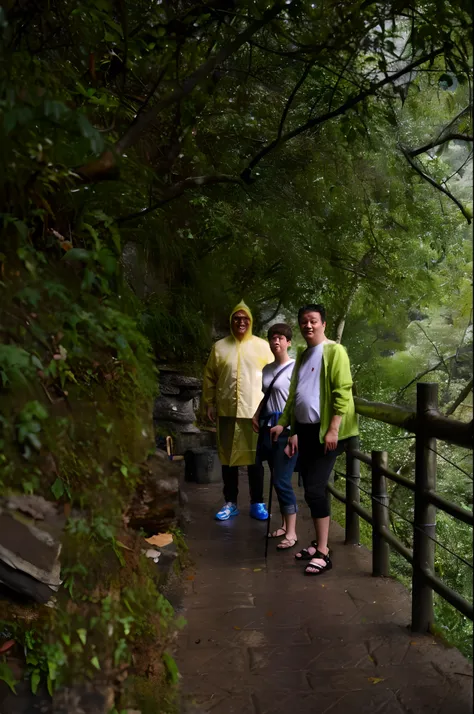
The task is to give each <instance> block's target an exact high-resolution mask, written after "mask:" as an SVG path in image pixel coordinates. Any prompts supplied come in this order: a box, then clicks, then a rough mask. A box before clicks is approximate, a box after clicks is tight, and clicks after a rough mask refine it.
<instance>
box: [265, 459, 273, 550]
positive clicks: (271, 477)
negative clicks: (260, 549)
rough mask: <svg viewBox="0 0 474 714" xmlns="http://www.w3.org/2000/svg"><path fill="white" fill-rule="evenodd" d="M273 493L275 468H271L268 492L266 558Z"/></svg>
mask: <svg viewBox="0 0 474 714" xmlns="http://www.w3.org/2000/svg"><path fill="white" fill-rule="evenodd" d="M272 495H273V468H271V469H270V493H269V494H268V519H267V537H266V539H265V560H267V555H268V541H269V540H270V538H269V535H270V525H271V520H272Z"/></svg>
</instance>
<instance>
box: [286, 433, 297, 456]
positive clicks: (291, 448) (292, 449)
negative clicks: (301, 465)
mask: <svg viewBox="0 0 474 714" xmlns="http://www.w3.org/2000/svg"><path fill="white" fill-rule="evenodd" d="M297 452H298V434H293V436H290V438H289V439H288V444H287V445H286V446H285V454H286V455H287V456H288V458H289V459H291V457H292V456H294V455H295V454H296V453H297Z"/></svg>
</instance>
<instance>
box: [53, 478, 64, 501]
mask: <svg viewBox="0 0 474 714" xmlns="http://www.w3.org/2000/svg"><path fill="white" fill-rule="evenodd" d="M51 491H52V492H53V495H54V497H55V499H56V500H57V501H59V499H60V498H61V496H62V495H63V494H64V484H63V482H62V480H61V479H60V478H57V479H56V481H55V482H54V483H53V485H52V486H51Z"/></svg>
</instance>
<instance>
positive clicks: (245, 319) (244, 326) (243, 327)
mask: <svg viewBox="0 0 474 714" xmlns="http://www.w3.org/2000/svg"><path fill="white" fill-rule="evenodd" d="M249 328H250V317H249V316H248V315H247V313H246V312H245V311H244V310H238V311H237V312H234V314H233V315H232V332H233V334H234V336H235V337H237V339H238V340H241V339H242V338H243V337H244V336H245V334H246V333H247V331H248V330H249Z"/></svg>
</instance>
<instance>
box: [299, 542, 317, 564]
mask: <svg viewBox="0 0 474 714" xmlns="http://www.w3.org/2000/svg"><path fill="white" fill-rule="evenodd" d="M311 545H312V546H313V548H315V549H316V553H317V552H318V544H317V543H316V541H315V540H312V541H311ZM310 548H311V546H310ZM316 553H313V555H311V553H310V552H309V549H308V548H303V549H302V550H300V551H299V553H296V554H295V559H296V560H311V558H315V557H316Z"/></svg>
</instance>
